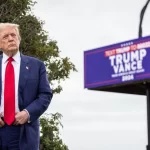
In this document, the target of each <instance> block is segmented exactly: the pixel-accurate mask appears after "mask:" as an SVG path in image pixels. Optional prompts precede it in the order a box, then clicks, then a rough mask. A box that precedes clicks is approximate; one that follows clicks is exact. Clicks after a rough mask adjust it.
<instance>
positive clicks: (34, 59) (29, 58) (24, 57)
mask: <svg viewBox="0 0 150 150" xmlns="http://www.w3.org/2000/svg"><path fill="white" fill-rule="evenodd" d="M21 58H23V59H24V60H27V61H29V62H36V63H43V62H42V61H41V60H40V59H38V58H36V57H32V56H28V55H23V54H21Z"/></svg>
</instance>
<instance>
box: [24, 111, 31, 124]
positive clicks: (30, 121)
mask: <svg viewBox="0 0 150 150" xmlns="http://www.w3.org/2000/svg"><path fill="white" fill-rule="evenodd" d="M24 111H26V112H27V114H28V123H30V122H31V121H30V114H29V112H28V111H27V110H26V109H24Z"/></svg>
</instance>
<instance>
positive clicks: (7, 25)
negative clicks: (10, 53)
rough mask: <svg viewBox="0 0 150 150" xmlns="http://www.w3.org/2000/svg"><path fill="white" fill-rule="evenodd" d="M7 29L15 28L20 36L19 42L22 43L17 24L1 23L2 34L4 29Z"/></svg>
mask: <svg viewBox="0 0 150 150" xmlns="http://www.w3.org/2000/svg"><path fill="white" fill-rule="evenodd" d="M6 27H12V28H15V30H16V32H17V34H18V38H19V41H21V36H20V32H19V27H20V26H19V25H18V24H15V23H0V32H1V31H3V29H4V28H6Z"/></svg>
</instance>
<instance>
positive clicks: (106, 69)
mask: <svg viewBox="0 0 150 150" xmlns="http://www.w3.org/2000/svg"><path fill="white" fill-rule="evenodd" d="M147 80H150V36H147V37H143V38H138V39H134V40H130V41H125V42H121V43H117V44H113V45H109V46H106V47H100V48H96V49H92V50H87V51H85V52H84V87H85V88H89V89H90V88H91V89H92V88H96V87H99V88H102V87H109V86H112V85H113V86H114V85H115V86H119V85H122V84H131V83H132V84H133V83H134V82H137V81H141V82H143V81H147Z"/></svg>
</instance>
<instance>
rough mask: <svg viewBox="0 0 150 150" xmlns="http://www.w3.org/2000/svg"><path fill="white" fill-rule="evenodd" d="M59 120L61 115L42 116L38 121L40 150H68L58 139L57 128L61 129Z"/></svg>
mask: <svg viewBox="0 0 150 150" xmlns="http://www.w3.org/2000/svg"><path fill="white" fill-rule="evenodd" d="M50 115H51V116H50ZM61 118H62V115H61V114H60V113H55V114H45V115H44V116H42V118H41V120H40V124H41V134H42V135H41V139H40V141H41V143H42V144H41V150H69V149H68V147H67V146H66V145H65V144H64V143H63V141H62V139H61V138H60V133H59V128H60V127H63V125H62V124H61V122H60V119H61Z"/></svg>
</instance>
